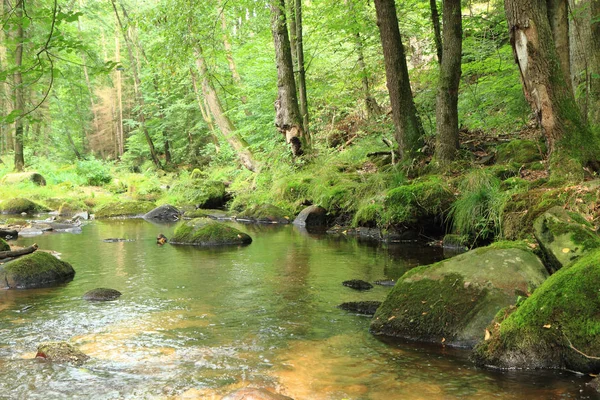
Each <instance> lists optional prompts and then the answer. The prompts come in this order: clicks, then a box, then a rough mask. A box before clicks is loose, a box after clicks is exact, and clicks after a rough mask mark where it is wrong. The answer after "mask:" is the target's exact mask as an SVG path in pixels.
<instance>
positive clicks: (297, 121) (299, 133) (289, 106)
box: [271, 0, 307, 156]
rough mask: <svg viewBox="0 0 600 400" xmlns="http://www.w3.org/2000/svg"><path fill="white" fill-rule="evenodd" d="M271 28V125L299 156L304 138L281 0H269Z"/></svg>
mask: <svg viewBox="0 0 600 400" xmlns="http://www.w3.org/2000/svg"><path fill="white" fill-rule="evenodd" d="M271 28H272V32H273V42H274V44H275V61H276V65H277V100H276V101H275V126H276V127H277V129H278V130H279V132H281V133H282V134H283V135H284V137H285V141H286V143H288V144H290V145H291V149H292V154H293V155H294V156H300V155H302V154H303V153H304V150H305V147H306V145H307V140H306V138H305V135H304V130H303V129H302V119H301V116H300V109H299V106H298V98H297V97H296V82H295V80H294V66H293V63H292V53H291V48H290V40H289V37H288V31H287V23H286V18H285V4H284V2H283V0H271Z"/></svg>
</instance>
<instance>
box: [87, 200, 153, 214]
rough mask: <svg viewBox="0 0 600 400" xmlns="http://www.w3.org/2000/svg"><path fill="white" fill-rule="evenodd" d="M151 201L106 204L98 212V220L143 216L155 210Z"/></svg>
mask: <svg viewBox="0 0 600 400" xmlns="http://www.w3.org/2000/svg"><path fill="white" fill-rule="evenodd" d="M154 207H155V206H154V204H153V203H151V202H149V201H119V202H113V203H107V204H104V205H103V206H102V207H100V208H98V209H97V210H96V218H114V217H132V216H142V215H144V214H146V213H147V212H148V211H150V210H152V209H154Z"/></svg>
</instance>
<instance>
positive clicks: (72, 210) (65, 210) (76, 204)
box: [58, 200, 88, 217]
mask: <svg viewBox="0 0 600 400" xmlns="http://www.w3.org/2000/svg"><path fill="white" fill-rule="evenodd" d="M87 209H88V207H87V206H86V205H85V203H83V202H82V201H77V200H71V201H65V202H63V203H61V205H60V207H59V209H58V215H60V216H61V217H69V216H72V215H74V214H77V213H78V212H81V211H87Z"/></svg>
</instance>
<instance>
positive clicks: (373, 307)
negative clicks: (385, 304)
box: [338, 301, 381, 316]
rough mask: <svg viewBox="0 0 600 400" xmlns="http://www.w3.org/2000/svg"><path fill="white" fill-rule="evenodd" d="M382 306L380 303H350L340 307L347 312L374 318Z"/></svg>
mask: <svg viewBox="0 0 600 400" xmlns="http://www.w3.org/2000/svg"><path fill="white" fill-rule="evenodd" d="M380 305H381V302H380V301H349V302H346V303H342V304H340V305H339V306H338V307H339V308H341V309H342V310H345V311H349V312H353V313H357V314H362V315H370V316H373V315H375V313H376V312H377V308H379V306H380Z"/></svg>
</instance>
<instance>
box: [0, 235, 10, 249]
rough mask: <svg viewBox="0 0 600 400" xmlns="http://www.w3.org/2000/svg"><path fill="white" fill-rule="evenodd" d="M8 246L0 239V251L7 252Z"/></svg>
mask: <svg viewBox="0 0 600 400" xmlns="http://www.w3.org/2000/svg"><path fill="white" fill-rule="evenodd" d="M9 250H10V246H9V244H8V243H6V241H5V240H4V239H1V238H0V251H9Z"/></svg>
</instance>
